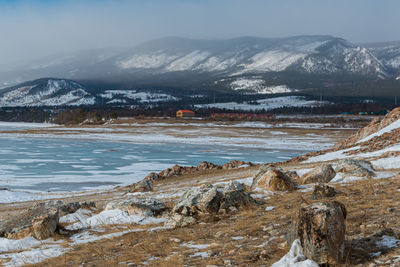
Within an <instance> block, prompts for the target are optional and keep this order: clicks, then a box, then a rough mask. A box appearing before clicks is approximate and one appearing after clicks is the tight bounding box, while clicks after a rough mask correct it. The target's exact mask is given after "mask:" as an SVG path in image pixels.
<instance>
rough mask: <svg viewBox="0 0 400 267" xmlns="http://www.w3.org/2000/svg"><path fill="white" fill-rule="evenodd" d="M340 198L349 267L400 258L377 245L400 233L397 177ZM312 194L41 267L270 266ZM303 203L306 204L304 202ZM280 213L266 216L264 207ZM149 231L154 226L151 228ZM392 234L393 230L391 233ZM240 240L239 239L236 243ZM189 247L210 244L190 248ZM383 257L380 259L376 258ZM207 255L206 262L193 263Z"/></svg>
mask: <svg viewBox="0 0 400 267" xmlns="http://www.w3.org/2000/svg"><path fill="white" fill-rule="evenodd" d="M335 187H336V188H337V189H338V190H340V191H341V192H342V193H341V194H340V195H338V196H337V197H336V200H338V201H341V202H342V203H344V204H345V205H346V208H347V212H348V217H347V220H346V225H347V234H346V239H347V241H346V244H347V249H346V258H345V261H346V262H345V263H344V265H346V266H355V265H359V266H363V265H366V264H369V263H371V262H373V261H375V260H380V262H383V263H380V265H385V263H384V262H385V261H387V260H391V259H393V256H394V255H396V253H397V254H400V249H392V250H391V249H388V250H382V248H378V247H377V245H376V242H375V241H376V240H377V237H378V236H379V235H382V234H385V233H386V234H389V235H392V236H397V235H398V233H400V221H399V220H398V218H399V215H400V208H399V207H400V198H399V196H400V192H398V189H399V188H400V183H399V179H398V177H394V178H392V179H378V180H368V181H357V182H355V183H351V184H348V185H346V186H342V185H336V186H335ZM310 195H311V192H307V193H302V192H299V191H297V192H292V193H282V194H275V195H274V196H272V197H271V198H270V199H267V200H265V203H263V204H261V205H254V206H251V207H247V208H243V209H242V210H240V211H239V212H238V213H236V214H227V215H220V216H215V217H211V218H203V219H202V220H201V222H200V223H198V224H196V225H193V226H189V227H184V228H177V229H172V230H160V231H156V232H149V231H143V232H135V233H129V234H126V235H124V236H122V237H117V238H114V239H110V240H109V239H106V240H101V241H98V242H94V243H90V244H86V245H82V246H77V247H74V248H73V250H72V251H70V252H68V253H66V254H65V255H63V256H61V257H59V258H55V259H50V260H48V261H45V262H42V263H40V264H39V265H40V266H79V265H80V264H83V263H84V266H124V265H125V266H126V265H127V264H128V263H133V264H137V265H149V266H183V265H189V266H205V265H207V264H215V265H220V266H223V265H226V264H228V263H229V262H230V263H232V264H234V265H241V266H259V265H269V264H271V263H273V262H276V261H277V260H278V259H279V258H281V257H282V256H283V255H284V254H285V253H286V252H287V251H288V249H289V247H288V245H287V244H286V241H285V234H286V233H287V231H288V229H289V227H290V223H291V216H292V215H293V213H294V212H295V210H296V209H297V208H298V207H299V206H301V205H306V203H305V201H306V202H309V203H313V202H315V200H312V199H311V196H310ZM303 199H304V200H303ZM267 206H274V207H275V209H273V210H271V211H265V207H267ZM149 227H150V226H149ZM388 229H391V230H388ZM237 237H239V238H237ZM188 244H207V245H210V246H209V247H206V248H201V249H196V248H191V247H190V246H188ZM378 251H380V252H382V255H380V256H379V257H377V258H373V257H372V256H371V253H374V252H378ZM198 252H206V253H207V254H208V256H207V257H205V258H202V257H201V256H197V257H194V255H195V254H196V253H198ZM39 265H38V266H39Z"/></svg>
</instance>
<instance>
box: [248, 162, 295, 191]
mask: <svg viewBox="0 0 400 267" xmlns="http://www.w3.org/2000/svg"><path fill="white" fill-rule="evenodd" d="M251 187H252V189H255V188H256V187H259V188H263V189H267V190H271V191H293V190H296V189H297V186H296V184H295V183H294V182H293V181H292V179H290V177H289V176H288V175H287V174H286V173H285V172H284V171H283V170H282V169H281V168H279V167H278V168H277V167H275V166H266V167H262V168H260V171H259V172H258V173H257V174H256V175H255V176H254V178H253V183H252V185H251Z"/></svg>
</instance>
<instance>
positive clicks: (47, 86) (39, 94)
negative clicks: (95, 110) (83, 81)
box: [0, 79, 95, 107]
mask: <svg viewBox="0 0 400 267" xmlns="http://www.w3.org/2000/svg"><path fill="white" fill-rule="evenodd" d="M94 103H95V98H94V97H92V96H90V94H89V93H88V92H87V91H86V90H85V89H84V87H83V86H82V85H80V84H79V83H77V82H74V81H70V80H60V79H39V80H35V81H32V82H27V83H24V84H21V85H19V86H16V87H12V88H9V89H6V90H4V91H2V92H0V106H2V107H19V106H62V105H74V106H79V105H93V104H94Z"/></svg>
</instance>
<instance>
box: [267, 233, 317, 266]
mask: <svg viewBox="0 0 400 267" xmlns="http://www.w3.org/2000/svg"><path fill="white" fill-rule="evenodd" d="M272 267H318V264H317V263H316V262H314V261H312V260H308V259H307V258H306V256H304V254H303V248H302V247H301V243H300V240H299V239H296V240H295V241H294V242H293V244H292V247H291V248H290V251H289V252H288V253H287V254H286V255H285V256H283V258H281V259H280V260H279V261H278V262H276V263H274V264H272Z"/></svg>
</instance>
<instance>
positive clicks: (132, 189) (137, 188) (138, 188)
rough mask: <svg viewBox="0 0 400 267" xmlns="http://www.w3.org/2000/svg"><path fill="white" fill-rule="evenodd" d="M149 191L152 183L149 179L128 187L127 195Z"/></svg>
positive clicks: (151, 188)
mask: <svg viewBox="0 0 400 267" xmlns="http://www.w3.org/2000/svg"><path fill="white" fill-rule="evenodd" d="M151 191H153V183H152V181H151V179H145V180H142V181H140V182H138V183H136V184H133V185H131V186H129V193H136V192H151Z"/></svg>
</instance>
